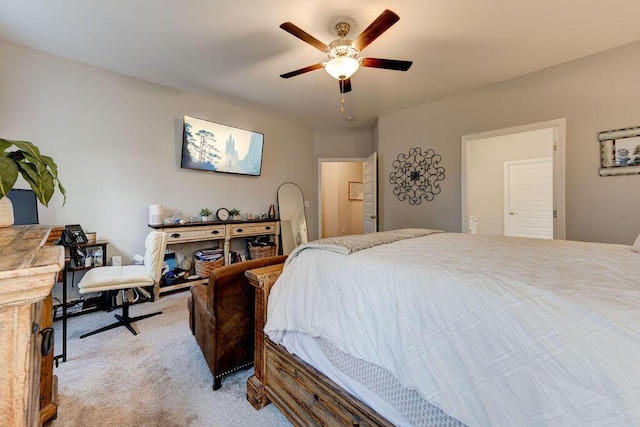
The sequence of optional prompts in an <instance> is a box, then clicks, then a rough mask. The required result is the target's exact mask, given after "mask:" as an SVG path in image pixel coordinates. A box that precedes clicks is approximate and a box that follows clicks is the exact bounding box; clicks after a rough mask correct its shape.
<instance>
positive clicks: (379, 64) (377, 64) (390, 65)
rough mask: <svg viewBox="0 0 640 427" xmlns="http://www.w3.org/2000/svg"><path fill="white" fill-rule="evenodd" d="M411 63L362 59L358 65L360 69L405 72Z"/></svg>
mask: <svg viewBox="0 0 640 427" xmlns="http://www.w3.org/2000/svg"><path fill="white" fill-rule="evenodd" d="M412 64H413V62H411V61H397V60H395V59H380V58H362V59H361V63H360V65H361V66H362V67H371V68H385V69H387V70H397V71H407V70H408V69H409V68H410V67H411V65H412Z"/></svg>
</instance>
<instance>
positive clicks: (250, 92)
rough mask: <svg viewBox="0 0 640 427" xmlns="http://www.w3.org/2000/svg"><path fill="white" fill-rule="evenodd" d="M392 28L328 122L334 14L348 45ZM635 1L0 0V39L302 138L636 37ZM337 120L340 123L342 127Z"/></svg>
mask: <svg viewBox="0 0 640 427" xmlns="http://www.w3.org/2000/svg"><path fill="white" fill-rule="evenodd" d="M387 8H388V9H391V10H393V11H394V12H396V13H397V14H398V15H399V16H400V21H399V22H398V23H396V24H395V25H394V26H393V27H391V28H390V29H389V30H388V31H387V32H385V33H384V34H382V35H381V36H380V38H378V39H377V40H375V41H374V42H373V43H372V44H371V45H369V46H368V47H367V48H366V49H365V50H364V51H363V53H362V55H361V56H366V57H377V58H389V59H401V60H412V61H413V66H412V68H411V69H410V70H409V71H407V72H400V71H390V70H382V69H372V68H363V69H360V70H359V71H358V72H357V73H356V74H355V75H354V76H353V77H352V79H351V80H352V83H353V91H352V92H351V93H348V94H346V95H345V113H344V114H341V113H340V93H339V90H338V83H337V81H335V80H333V79H332V78H331V77H330V76H329V75H328V74H327V73H326V72H325V71H324V70H316V71H313V72H310V73H307V74H304V75H300V76H297V77H294V78H291V79H288V80H285V79H282V78H280V77H279V75H280V74H282V73H285V72H288V71H292V70H295V69H298V68H302V67H305V66H307V65H312V64H315V63H318V62H323V61H325V60H326V57H325V56H323V54H322V52H320V51H318V50H316V49H315V48H313V47H311V46H310V45H307V44H306V43H304V42H302V41H300V40H299V39H297V38H295V37H293V36H292V35H290V34H288V33H286V32H285V31H283V30H281V29H280V28H278V26H279V25H280V24H281V23H283V22H285V21H291V22H293V23H294V24H295V25H297V26H298V27H300V28H302V29H303V30H305V31H306V32H308V33H309V34H311V35H313V36H314V37H316V38H318V39H319V40H321V41H323V42H324V43H326V44H328V43H329V42H331V41H332V40H334V39H335V38H336V37H335V35H333V34H332V33H331V31H330V28H331V26H332V24H333V23H335V22H337V21H338V18H340V17H347V18H350V19H351V20H352V21H353V22H354V23H355V25H354V26H353V27H352V30H351V33H350V36H351V37H350V38H352V39H353V38H355V36H357V35H358V34H359V33H360V32H361V31H362V30H363V29H364V28H365V27H366V26H367V25H369V23H371V22H372V21H373V20H374V19H375V18H376V17H377V16H378V15H379V14H380V13H381V12H382V11H383V10H384V9H387ZM639 16H640V1H638V0H609V1H606V2H605V1H602V0H556V1H550V0H387V1H378V0H340V1H337V0H322V1H318V0H215V1H214V0H207V1H205V0H0V38H2V39H5V40H8V41H11V42H15V43H18V44H22V45H25V46H29V47H33V48H35V49H39V50H42V51H45V52H49V53H52V54H55V55H59V56H62V57H65V58H70V59H74V60H77V61H80V62H83V63H87V64H92V65H96V66H98V67H102V68H105V69H108V70H112V71H116V72H119V73H123V74H126V75H130V76H134V77H138V78H141V79H144V80H148V81H152V82H156V83H160V84H163V85H167V86H170V87H174V88H178V89H183V90H186V91H190V92H195V93H199V94H202V95H206V96H211V97H213V98H215V99H217V100H221V101H225V102H228V103H231V104H234V105H238V106H242V107H246V108H250V109H253V110H258V111H264V112H268V113H270V114H277V115H280V116H283V117H286V118H287V119H289V120H291V121H294V122H298V123H302V124H305V125H308V126H311V127H313V128H340V127H360V126H370V125H371V124H372V123H373V122H374V120H375V118H376V117H377V116H379V115H381V114H384V113H388V112H391V111H395V110H398V109H401V108H405V107H410V106H413V105H417V104H421V103H424V102H426V101H428V100H431V99H437V98H441V97H444V96H448V95H452V94H455V93H460V92H464V91H467V90H470V89H474V88H478V87H482V86H485V85H489V84H492V83H496V82H499V81H502V80H506V79H510V78H513V77H516V76H519V75H522V74H526V73H530V72H532V71H536V70H540V69H543V68H546V67H549V66H553V65H556V64H559V63H562V62H566V61H570V60H573V59H576V58H580V57H583V56H586V55H591V54H593V53H596V52H600V51H603V50H606V49H610V48H612V47H615V46H620V45H623V44H626V43H629V42H632V41H635V40H639V39H640V25H638V17H639ZM345 116H352V117H353V121H352V122H348V121H346V120H345Z"/></svg>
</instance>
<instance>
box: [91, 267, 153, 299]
mask: <svg viewBox="0 0 640 427" xmlns="http://www.w3.org/2000/svg"><path fill="white" fill-rule="evenodd" d="M153 284H154V280H153V276H151V275H150V274H149V273H148V272H147V269H146V268H145V266H144V265H125V266H107V267H96V268H93V269H91V270H89V271H87V272H86V273H85V275H84V276H83V277H82V280H80V283H78V288H79V290H80V293H81V294H86V293H88V292H102V291H109V290H113V289H128V288H137V287H143V286H151V285H153Z"/></svg>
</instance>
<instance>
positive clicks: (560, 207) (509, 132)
mask: <svg viewBox="0 0 640 427" xmlns="http://www.w3.org/2000/svg"><path fill="white" fill-rule="evenodd" d="M565 129H566V120H565V119H556V120H550V121H546V122H540V123H533V124H529V125H524V126H517V127H513V128H507V129H500V130H495V131H490V132H484V133H480V134H475V135H467V136H463V137H462V156H461V157H462V168H461V170H462V181H461V182H462V203H461V205H462V226H461V229H462V231H463V232H467V233H469V232H470V233H478V234H491V235H504V234H507V235H508V234H509V233H511V231H512V229H511V228H508V226H509V227H512V226H514V224H516V227H517V219H518V218H520V217H521V218H522V221H520V225H521V227H522V230H521V231H522V235H523V236H524V235H526V234H532V235H533V234H537V233H535V232H532V230H531V229H532V228H537V227H538V226H542V225H551V228H552V231H551V232H550V233H551V235H552V236H553V238H555V239H565V238H566V225H565V134H566V130H565ZM547 157H548V158H551V163H552V166H551V168H552V172H551V173H552V177H551V184H550V185H547V186H545V185H543V183H542V180H543V178H541V177H538V178H533V181H534V182H532V183H531V184H532V185H531V186H529V187H527V188H526V189H525V190H523V191H534V190H535V191H537V192H541V191H543V190H544V191H547V192H548V193H546V194H545V195H542V194H538V195H536V196H535V197H534V196H532V197H533V198H535V199H536V200H537V199H541V200H543V199H544V198H546V197H548V198H550V199H551V202H550V203H549V204H548V205H547V207H545V208H544V209H546V211H545V212H544V213H543V212H540V210H541V209H542V208H541V207H540V204H537V205H535V206H534V205H532V204H531V203H529V202H531V200H529V201H526V200H525V201H523V202H522V203H523V204H522V205H521V206H520V208H517V207H515V206H513V205H511V206H509V205H507V203H508V202H509V201H508V200H506V198H508V195H507V196H505V194H507V185H508V177H509V176H508V173H507V172H508V170H507V165H508V163H509V162H511V163H515V162H527V161H533V160H536V159H541V158H547ZM536 180H538V182H536ZM532 197H529V198H532ZM525 198H526V197H525ZM509 203H510V202H509ZM531 207H536V209H529V208H531ZM518 209H520V211H519V210H518ZM535 210H538V212H534V211H535ZM510 217H511V218H510ZM536 217H537V218H538V219H534V218H536ZM528 226H530V227H528ZM525 229H526V230H525ZM510 230H511V231H510ZM529 232H531V233H529ZM540 233H541V234H544V233H545V232H544V231H540ZM526 237H533V236H526Z"/></svg>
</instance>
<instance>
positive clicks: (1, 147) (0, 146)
mask: <svg viewBox="0 0 640 427" xmlns="http://www.w3.org/2000/svg"><path fill="white" fill-rule="evenodd" d="M12 145H13V142H11V141H8V140H6V139H3V138H0V152H2V153H4V152H5V151H7V148H9V147H11V146H12Z"/></svg>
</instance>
